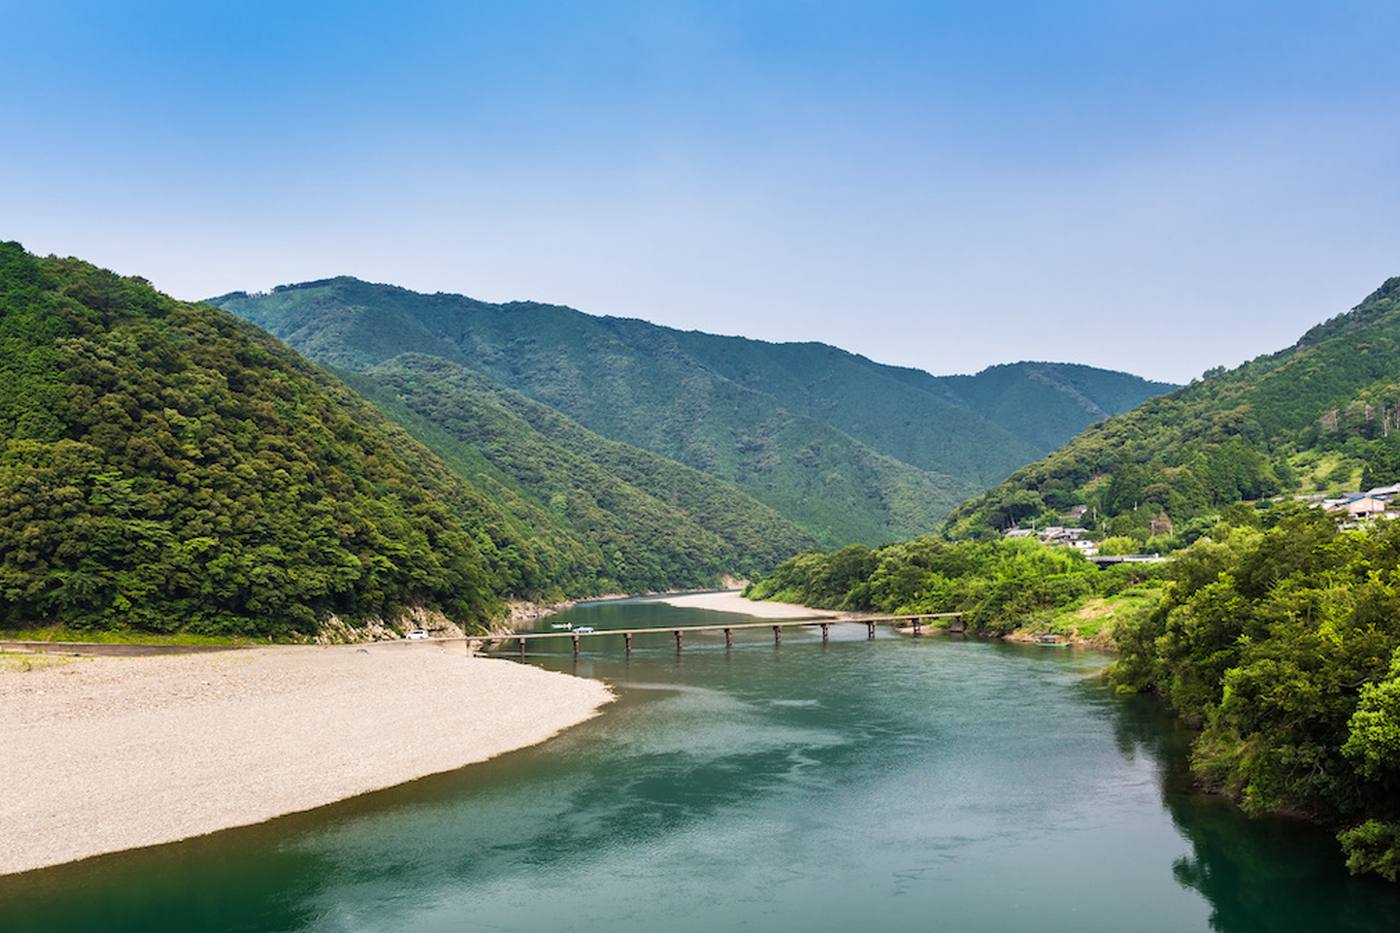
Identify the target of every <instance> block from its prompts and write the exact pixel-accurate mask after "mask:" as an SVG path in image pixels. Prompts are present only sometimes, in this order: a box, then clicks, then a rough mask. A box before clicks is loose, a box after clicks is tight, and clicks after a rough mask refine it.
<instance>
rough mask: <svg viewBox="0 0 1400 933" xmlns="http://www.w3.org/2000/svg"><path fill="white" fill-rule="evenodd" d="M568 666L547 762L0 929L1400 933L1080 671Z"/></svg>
mask: <svg viewBox="0 0 1400 933" xmlns="http://www.w3.org/2000/svg"><path fill="white" fill-rule="evenodd" d="M566 617H568V618H572V620H573V621H574V622H575V623H578V624H592V625H596V626H598V627H599V628H604V627H622V626H629V627H635V626H643V625H657V626H665V625H677V624H691V623H712V622H723V621H726V620H728V621H748V620H743V619H739V618H738V617H736V616H730V615H718V614H715V613H710V612H704V611H700V610H692V609H677V608H672V607H669V606H665V605H662V604H658V603H655V602H650V601H639V600H626V601H617V602H610V603H595V604H588V605H582V606H579V607H576V608H575V609H573V610H570V612H569V613H568V614H567V616H566ZM613 641H616V642H617V644H615V645H614V644H612V642H613ZM585 646H586V648H587V649H588V650H586V651H585V653H584V655H583V657H582V658H580V659H579V660H578V662H577V663H575V662H574V660H573V658H572V657H571V656H570V655H569V649H568V642H567V641H561V642H559V643H558V645H557V648H554V649H549V650H548V651H542V652H535V653H533V654H532V656H531V663H536V664H540V665H542V666H545V667H549V668H552V669H556V670H563V671H571V670H573V671H576V672H577V673H579V674H581V675H584V676H591V677H600V678H603V679H606V680H607V681H609V682H610V683H612V684H614V685H615V686H616V687H617V689H618V691H619V694H620V699H619V700H618V701H617V702H616V703H614V704H613V705H612V706H611V707H609V708H608V710H607V712H606V713H605V714H604V715H603V716H601V717H599V718H597V719H594V720H592V721H591V722H588V723H586V724H584V725H583V726H580V727H578V728H576V729H574V730H572V731H570V732H567V733H565V734H564V735H563V736H561V737H559V738H557V739H555V740H552V741H550V742H547V743H545V744H543V745H541V746H538V747H536V748H532V749H526V750H523V751H520V752H516V753H513V754H510V755H506V756H503V757H501V758H498V759H496V760H494V761H491V762H487V763H485V764H481V765H475V766H472V767H469V768H465V769H463V770H461V771H457V772H453V773H450V774H445V775H438V776H435V777H431V778H427V779H424V780H421V781H416V782H414V783H412V784H408V785H404V786H402V787H398V788H394V789H392V790H388V791H384V792H380V793H376V794H372V795H369V796H366V797H361V798H357V799H355V800H351V801H346V802H344V803H340V804H336V805H333V806H330V807H325V808H322V809H320V810H316V811H313V812H310V813H304V814H298V815H294V816H290V817H285V818H282V819H279V820H275V821H273V822H271V823H266V824H263V825H260V826H254V827H249V828H246V829H237V830H230V831H227V832H223V833H218V834H215V835H213V836H209V837H205V838H202V839H196V840H191V841H188V842H183V843H177V844H173V845H168V846H161V847H157V848H153V849H146V850H141V851H137V852H130V853H124V854H118V855H113V856H107V857H103V858H100V859H95V860H90V861H88V862H85V863H80V864H77V865H71V866H65V867H60V868H55V869H50V870H46V871H41V872H35V873H30V874H28V875H21V876H17V877H11V878H7V879H0V930H5V931H44V933H60V931H72V930H84V931H86V930H141V931H187V930H307V931H322V930H395V931H396V930H409V931H437V930H442V931H458V930H483V931H498V930H500V931H561V930H583V931H608V933H622V931H649V933H650V931H661V933H667V931H691V930H694V931H716V930H752V931H789V930H792V931H826V930H832V931H837V930H841V931H845V930H857V931H883V930H931V931H932V930H949V931H959V930H969V931H1005V930H1045V931H1089V930H1104V931H1127V930H1141V931H1157V930H1163V931H1166V930H1204V929H1212V928H1213V929H1218V930H1227V931H1244V930H1314V931H1330V930H1387V931H1395V930H1400V888H1397V887H1396V886H1393V885H1387V884H1385V883H1383V882H1378V881H1372V880H1364V879H1351V878H1349V877H1348V876H1347V874H1346V872H1345V870H1344V869H1343V867H1342V864H1341V858H1340V856H1339V854H1338V850H1337V847H1336V844H1335V842H1334V841H1333V840H1332V838H1331V835H1330V834H1329V833H1326V832H1323V831H1320V830H1317V829H1315V828H1312V827H1309V826H1306V825H1302V824H1299V823H1295V822H1292V821H1286V820H1249V819H1246V818H1245V817H1243V816H1242V815H1241V814H1240V813H1239V812H1238V811H1236V810H1235V809H1233V808H1232V807H1231V806H1229V805H1228V804H1226V803H1225V802H1223V801H1221V800H1219V799H1215V798H1211V797H1208V796H1203V795H1200V794H1196V793H1193V792H1192V791H1191V788H1190V784H1189V781H1188V780H1187V779H1186V777H1185V775H1184V773H1183V758H1182V755H1183V750H1184V745H1185V741H1186V736H1185V735H1184V734H1183V733H1182V732H1181V731H1180V730H1178V729H1176V728H1175V727H1174V726H1173V725H1172V723H1171V722H1170V720H1169V719H1167V718H1166V717H1165V716H1164V715H1163V714H1162V711H1161V710H1160V709H1159V708H1158V707H1157V706H1156V705H1155V704H1154V703H1152V702H1151V701H1149V700H1143V699H1123V698H1119V697H1116V696H1114V695H1113V694H1112V692H1111V691H1110V690H1109V689H1108V688H1106V687H1105V686H1103V684H1102V682H1101V680H1100V679H1098V678H1097V677H1096V676H1095V674H1096V673H1097V672H1098V671H1100V670H1101V668H1102V665H1103V663H1104V659H1103V658H1102V657H1101V656H1098V655H1094V654H1090V653H1087V652H1079V651H1067V650H1053V649H1045V648H1038V647H1023V646H1016V645H1007V644H1000V643H994V642H987V641H978V640H972V639H967V640H962V639H956V638H945V637H930V638H923V639H918V640H915V639H910V638H904V637H900V636H896V635H893V634H889V633H887V632H882V633H881V635H880V637H878V638H877V639H876V640H875V641H873V642H867V641H866V640H865V629H864V627H863V626H854V625H847V626H835V627H833V632H832V641H831V643H830V644H829V645H825V646H824V645H822V644H821V643H820V638H819V636H818V635H817V633H816V632H815V631H812V632H806V631H795V630H789V631H787V632H785V633H784V637H783V644H782V647H781V648H780V649H776V650H775V649H774V647H773V645H772V641H771V636H769V635H767V633H766V630H761V631H759V632H751V633H741V634H739V635H737V636H736V645H735V648H734V649H733V650H732V651H726V650H725V648H724V642H723V638H722V636H713V637H709V636H693V635H692V636H689V637H688V638H687V641H686V646H685V651H684V652H683V653H682V654H681V655H680V656H677V654H676V652H675V648H674V644H673V642H672V641H671V639H670V638H669V636H667V635H656V636H642V637H639V638H638V639H637V649H638V650H637V652H636V653H635V654H634V655H633V657H632V658H631V659H630V660H626V659H624V658H623V656H622V651H621V639H606V640H602V639H599V640H596V641H594V642H588V641H586V642H585ZM443 712H445V711H442V710H438V709H436V708H435V707H433V705H432V703H431V700H430V699H429V700H425V702H424V713H425V714H429V713H430V714H441V713H443ZM405 713H406V715H411V714H412V711H408V710H406V711H405ZM460 714H461V715H463V716H470V715H472V711H471V710H461V711H460ZM0 753H3V752H2V751H0ZM228 780H229V781H230V782H234V781H238V780H240V775H238V774H230V775H228ZM211 792H212V793H217V788H211ZM36 831H37V830H36Z"/></svg>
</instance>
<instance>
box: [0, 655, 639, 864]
mask: <svg viewBox="0 0 1400 933" xmlns="http://www.w3.org/2000/svg"><path fill="white" fill-rule="evenodd" d="M611 699H612V693H611V691H610V690H609V688H608V687H607V686H606V685H604V684H603V683H601V682H599V681H594V680H585V679H582V678H578V677H571V676H568V675H566V674H558V673H553V672H550V671H545V670H541V669H539V668H535V667H530V666H527V665H523V664H516V663H514V662H512V661H505V660H493V659H488V658H480V657H471V656H468V655H467V654H466V653H465V652H464V650H463V648H462V646H461V645H460V644H457V645H450V646H442V645H413V644H406V643H399V644H385V645H374V646H364V647H354V646H344V647H285V648H259V649H251V650H247V651H228V652H218V653H214V654H198V655H180V656H163V657H141V658H83V659H80V660H77V661H75V662H74V663H72V664H68V665H65V666H62V667H56V668H51V669H47V670H33V671H26V672H18V671H16V672H4V673H0V788H3V790H2V791H0V874H6V873H10V872H18V871H27V870H29V869H33V868H39V867H42V866H45V865H54V864H58V863H61V862H68V861H73V860H75V859H81V858H86V857H88V856H92V855H98V854H100V853H104V852H115V851H119V850H122V849H130V848H135V847H138V846H147V845H153V844H156V843H162V842H171V841H174V840H177V839H183V838H187V837H189V836H196V835H201V834H203V833H209V832H213V831H215V830H219V829H226V828H228V827H232V826H242V825H245V824H249V823H258V822H262V821H263V820H267V819H271V818H272V817H275V816H280V815H282V814H286V813H293V812H296V811H298V810H307V809H310V808H312V807H318V806H322V805H324V804H328V803H331V802H333V801H336V800H342V799H344V798H346V797H353V796H355V795H357V794H363V793H366V792H368V791H372V790H378V789H381V788H385V787H390V786H393V785H395V784H401V783H403V782H405V781H410V780H413V779H414V778H419V777H423V776H425V775H429V774H434V773H437V772H440V771H449V770H452V769H455V768H460V767H462V766H463V765H467V764H471V763H472V762H477V761H482V760H484V759H487V758H490V757H492V756H495V755H499V754H501V753H503V752H507V751H511V750H513V749H517V748H523V747H524V746H527V745H533V744H535V743H537V742H541V741H543V740H545V739H547V738H549V737H550V736H552V735H554V734H555V733H557V732H559V731H561V730H563V729H565V728H568V727H569V726H572V725H575V724H577V723H580V722H583V721H584V720H586V719H589V718H591V717H592V716H594V715H596V714H597V712H598V710H599V708H600V707H602V706H603V705H604V704H606V703H607V702H609V701H610V700H611Z"/></svg>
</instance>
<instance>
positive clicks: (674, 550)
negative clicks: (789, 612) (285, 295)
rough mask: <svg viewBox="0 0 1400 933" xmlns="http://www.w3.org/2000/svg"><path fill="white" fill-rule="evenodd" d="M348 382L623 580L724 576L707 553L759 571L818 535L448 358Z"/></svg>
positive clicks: (401, 364)
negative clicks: (700, 568)
mask: <svg viewBox="0 0 1400 933" xmlns="http://www.w3.org/2000/svg"><path fill="white" fill-rule="evenodd" d="M344 378H345V380H346V381H347V382H348V383H349V384H350V385H351V386H352V387H353V388H355V389H356V390H357V391H359V392H360V394H362V395H364V396H365V397H366V398H368V399H370V400H371V401H373V402H375V403H376V404H377V405H379V407H380V408H381V409H383V410H384V411H385V412H386V413H388V414H389V416H390V417H392V418H393V419H394V420H395V421H397V422H398V423H399V424H401V425H402V426H403V427H405V428H406V429H407V430H408V431H409V432H410V433H411V434H413V435H414V436H415V437H416V438H418V439H419V440H420V441H422V442H423V443H424V444H425V445H427V446H428V447H429V448H431V449H432V450H433V451H435V452H436V453H438V454H439V455H440V456H442V457H443V459H444V460H445V461H446V462H447V463H448V464H449V465H451V466H452V467H453V468H454V469H455V470H456V471H457V472H458V473H459V474H460V475H462V476H464V477H465V478H467V479H468V480H470V481H471V482H472V483H473V484H474V485H476V486H477V487H479V488H481V489H484V490H487V491H489V492H491V494H492V495H493V496H494V497H497V498H500V499H502V500H508V501H511V502H512V503H513V505H512V507H511V511H512V512H513V513H515V514H521V515H523V516H525V517H527V518H529V519H531V520H532V521H533V522H534V523H535V524H536V525H537V526H549V527H554V528H561V529H565V530H567V531H569V532H572V533H573V535H574V536H575V537H577V538H578V540H579V541H580V542H582V543H583V544H585V545H586V547H587V549H588V552H589V554H590V558H591V562H592V563H593V564H595V565H597V566H599V567H606V568H608V572H609V573H611V574H613V575H614V577H615V578H619V579H626V580H628V581H636V580H643V581H645V580H650V581H653V582H652V583H651V584H650V586H649V588H651V589H660V588H664V587H666V586H668V585H669V586H676V585H689V584H693V583H706V582H713V580H712V579H711V580H695V579H694V577H693V575H690V574H688V573H687V571H686V568H685V564H686V563H687V561H694V560H695V559H696V556H697V555H696V554H695V553H693V552H694V551H696V550H697V549H699V550H700V551H701V553H702V554H703V553H705V552H713V553H712V555H711V556H709V557H708V558H706V559H707V560H709V561H711V562H712V563H713V565H714V566H715V567H717V568H720V567H722V569H724V570H725V571H727V572H731V573H740V574H745V575H747V574H751V573H754V572H757V571H760V570H767V569H769V568H771V567H773V566H774V565H776V564H777V563H778V562H779V561H781V560H783V559H784V558H786V557H789V556H791V555H792V554H793V553H795V552H796V551H798V550H800V549H802V548H804V547H808V546H810V545H811V544H812V543H813V542H814V539H813V538H811V537H810V536H807V535H804V534H803V533H802V532H801V531H799V530H798V529H797V528H796V527H795V526H794V525H792V523H790V522H789V521H787V520H786V519H784V518H783V517H782V516H781V515H779V514H778V513H777V512H775V511H774V510H772V509H770V508H768V507H767V506H765V505H763V504H761V503H759V502H757V501H755V500H753V499H752V498H750V497H748V496H746V495H744V494H743V493H742V492H740V491H739V490H738V489H737V488H736V487H734V486H731V485H729V484H728V483H723V482H720V481H719V480H716V479H714V478H713V477H710V476H707V475H705V474H703V473H700V472H699V471H698V470H693V469H691V468H689V467H686V466H683V465H682V464H679V463H676V462H674V461H671V460H666V459H665V458H662V457H658V456H656V455H655V454H652V453H650V452H648V451H645V450H641V449H639V448H635V447H629V446H628V445H626V444H621V443H618V442H616V441H609V440H607V439H606V438H603V437H601V436H599V435H597V434H594V433H593V432H592V431H589V430H588V429H587V428H584V427H582V426H580V425H578V424H577V423H575V422H573V421H570V420H569V419H568V418H566V417H564V416H563V415H561V414H559V413H558V412H557V411H554V410H553V409H551V408H548V407H547V406H544V405H541V404H540V403H538V402H535V401H532V400H531V399H529V398H526V397H525V396H523V395H521V394H520V393H518V392H513V391H511V390H509V389H505V388H502V387H501V386H498V385H496V384H495V383H492V382H491V381H490V380H488V379H486V378H485V377H483V376H481V375H480V374H478V373H474V372H472V371H470V370H467V369H465V368H463V367H461V366H459V365H457V364H455V363H451V362H448V361H447V360H444V359H442V358H441V357H433V356H424V355H421V354H403V355H401V356H397V357H394V358H393V359H391V360H388V361H387V362H385V363H381V364H380V365H378V366H375V367H373V368H372V369H370V370H368V371H367V372H364V373H348V372H347V373H345V374H344ZM688 552H691V553H688ZM717 555H722V556H717ZM668 581H671V582H668Z"/></svg>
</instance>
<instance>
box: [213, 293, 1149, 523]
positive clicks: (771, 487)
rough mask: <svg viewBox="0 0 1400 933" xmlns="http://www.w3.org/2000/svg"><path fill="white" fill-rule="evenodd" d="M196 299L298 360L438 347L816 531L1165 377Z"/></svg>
mask: <svg viewBox="0 0 1400 933" xmlns="http://www.w3.org/2000/svg"><path fill="white" fill-rule="evenodd" d="M214 302H215V303H217V304H219V305H221V306H223V307H225V308H227V309H228V310H230V311H233V312H234V313H235V314H238V315H240V316H242V317H245V318H247V319H248V320H251V321H253V322H254V323H256V324H258V325H259V326H261V327H264V328H266V329H268V330H269V331H271V332H272V333H274V334H276V335H277V336H279V337H281V338H283V339H284V340H286V341H288V342H289V343H290V344H292V345H293V346H294V347H296V348H297V349H299V350H301V351H302V352H304V353H306V354H307V355H308V356H311V357H312V358H313V359H316V360H318V361H321V362H323V363H326V364H328V365H332V366H336V367H341V368H345V369H350V370H366V369H368V368H370V367H373V366H375V365H377V364H379V363H383V362H385V361H386V360H390V359H392V358H393V357H396V356H398V355H399V354H402V353H419V354H425V355H430V356H435V357H439V358H441V359H444V360H447V361H450V362H453V363H457V364H459V365H461V366H465V367H467V368H469V369H471V370H474V371H476V372H479V373H481V374H483V375H485V376H487V377H489V378H490V379H491V380H494V381H495V382H497V383H500V384H502V385H504V386H507V387H509V388H512V389H515V390H518V391H519V392H522V393H524V394H525V395H528V396H530V397H531V398H533V399H535V400H536V401H538V402H541V403H543V404H545V405H548V406H550V407H551V408H554V409H556V410H558V411H560V412H562V413H564V414H566V415H567V416H569V417H570V418H572V419H574V420H576V421H578V422H579V423H581V424H582V425H584V426H586V427H587V428H589V429H591V430H593V431H596V432H597V433H599V434H601V435H603V436H605V437H608V438H611V439H613V440H617V441H622V442H624V443H627V444H631V445H633V446H637V447H642V448H645V449H647V450H651V451H653V452H656V453H659V454H661V455H662V456H665V457H668V458H671V459H674V460H678V461H680V462H682V463H685V464H687V465H689V466H692V467H694V468H696V469H698V470H701V471H703V472H705V473H708V474H710V475H712V476H716V477H719V478H722V479H724V480H727V481H730V482H733V483H735V484H736V485H738V486H739V487H740V488H742V489H743V490H744V491H745V492H747V493H749V494H750V495H752V496H753V497H755V498H757V499H759V500H760V501H762V502H765V503H767V504H769V505H770V506H772V507H773V508H775V509H776V510H778V511H779V512H780V513H782V514H783V515H785V516H787V517H788V518H790V519H791V520H793V521H795V522H797V523H798V524H799V525H801V526H802V527H803V528H805V529H806V530H807V531H809V532H810V533H812V534H814V535H816V536H817V537H818V538H819V539H820V540H821V541H822V542H823V543H826V544H843V543H846V542H849V541H866V542H881V541H888V540H892V539H896V538H900V537H907V536H911V535H914V534H919V533H924V532H927V531H929V530H931V529H933V528H935V527H937V525H938V524H939V522H940V521H941V519H942V517H943V516H944V515H946V514H947V512H948V510H949V509H950V508H951V507H952V506H953V505H954V504H956V503H957V502H960V501H962V500H963V499H964V498H966V497H967V496H968V495H971V494H973V493H974V492H975V491H976V490H977V489H978V488H981V487H984V486H985V485H986V484H988V483H990V482H994V481H996V480H997V479H999V478H1000V477H1002V476H1004V475H1006V473H1007V472H1008V471H1010V470H1012V469H1014V468H1015V467H1016V466H1017V465H1019V464H1021V463H1024V462H1026V461H1027V460H1029V459H1032V458H1034V457H1036V456H1038V455H1040V454H1042V453H1044V452H1045V451H1047V450H1049V449H1051V448H1052V447H1053V446H1054V444H1057V443H1061V442H1063V441H1064V440H1065V439H1067V438H1069V437H1070V436H1072V435H1073V434H1074V433H1075V432H1076V431H1078V430H1080V429H1082V428H1083V427H1084V426H1086V425H1088V424H1091V423H1093V422H1094V421H1096V420H1098V419H1100V418H1102V417H1104V416H1105V415H1107V414H1110V413H1112V412H1116V411H1122V410H1124V409H1125V408H1126V407H1128V406H1130V405H1132V404H1134V403H1136V402H1138V401H1141V400H1142V399H1143V398H1147V397H1149V396H1151V395H1153V394H1155V393H1156V392H1158V391H1162V390H1164V389H1165V388H1167V387H1166V386H1163V385H1160V384H1157V383H1149V382H1146V381H1144V380H1141V379H1138V378H1136V377H1133V376H1126V375H1124V374H1120V373H1110V372H1105V371H1102V370H1094V369H1091V368H1089V367H1075V366H1064V365H1060V364H1049V363H1025V364H1014V365H1011V366H1005V367H995V368H993V369H991V370H987V371H985V372H984V373H981V374H978V375H977V376H959V377H935V376H931V375H929V374H927V373H923V372H920V371H918V370H912V369H902V368H899V367H892V366H884V365H881V364H877V363H874V362H872V361H870V360H868V359H865V358H864V357H860V356H856V355H854V354H851V353H847V352H845V351H843V350H839V349H837V348H835V347H830V346H826V345H823V344H815V343H802V344H772V343H765V342H762V341H756V340H748V339H744V338H739V337H718V336H714V335H710V334H703V333H698V332H684V331H678V330H674V329H671V328H666V327H660V326H657V325H654V324H649V323H647V322H645V321H638V320H630V319H621V318H609V317H594V316H591V315H587V314H583V313H582V312H579V311H575V310H572V309H570V308H564V307H560V306H554V305H542V304H534V303H528V302H517V303H510V304H490V303H486V302H480V301H474V300H472V299H470V298H465V297H462V296H460V295H446V294H433V295H425V294H419V293H415V292H411V291H408V290H406V289H402V288H395V287H392V286H386V285H373V284H369V283H366V282H361V281H359V280H357V279H353V278H336V279H327V280H323V281H318V282H310V283H306V284H303V285H292V286H283V287H281V288H277V289H275V290H273V291H272V292H270V293H265V294H254V295H249V294H246V293H241V292H239V293H233V294H230V295H225V296H222V297H220V298H216V299H214Z"/></svg>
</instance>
